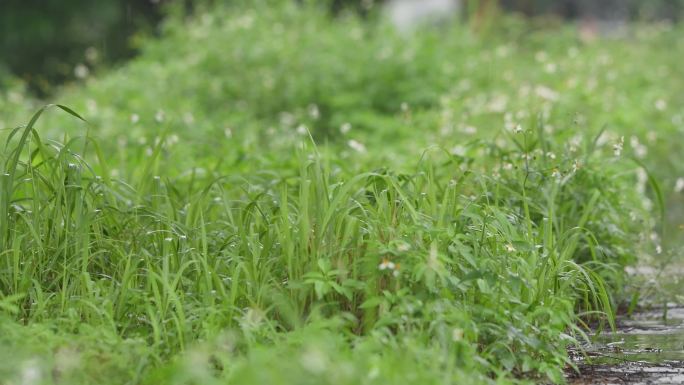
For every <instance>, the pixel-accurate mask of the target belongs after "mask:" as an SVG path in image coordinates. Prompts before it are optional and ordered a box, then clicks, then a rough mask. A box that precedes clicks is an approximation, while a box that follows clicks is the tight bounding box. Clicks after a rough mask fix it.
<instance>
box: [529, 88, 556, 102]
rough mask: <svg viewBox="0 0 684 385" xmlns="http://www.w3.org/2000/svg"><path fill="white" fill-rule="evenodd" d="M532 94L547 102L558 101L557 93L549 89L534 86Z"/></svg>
mask: <svg viewBox="0 0 684 385" xmlns="http://www.w3.org/2000/svg"><path fill="white" fill-rule="evenodd" d="M534 92H535V93H536V94H537V96H539V97H540V98H542V99H544V100H549V101H552V102H553V101H556V100H558V92H556V91H554V90H552V89H551V88H549V87H545V86H536V87H535V88H534Z"/></svg>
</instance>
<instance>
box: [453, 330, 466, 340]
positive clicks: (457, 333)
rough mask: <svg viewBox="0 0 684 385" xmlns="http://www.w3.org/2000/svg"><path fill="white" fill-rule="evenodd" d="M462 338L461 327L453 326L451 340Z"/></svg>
mask: <svg viewBox="0 0 684 385" xmlns="http://www.w3.org/2000/svg"><path fill="white" fill-rule="evenodd" d="M462 339H463V329H459V328H453V329H452V330H451V340H452V341H454V342H458V341H460V340H462Z"/></svg>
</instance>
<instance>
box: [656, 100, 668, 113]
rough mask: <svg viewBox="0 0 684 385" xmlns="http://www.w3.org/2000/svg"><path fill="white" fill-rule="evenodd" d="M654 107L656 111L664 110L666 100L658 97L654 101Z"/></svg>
mask: <svg viewBox="0 0 684 385" xmlns="http://www.w3.org/2000/svg"><path fill="white" fill-rule="evenodd" d="M655 108H656V110H658V111H665V109H666V108H667V102H666V101H664V100H663V99H658V100H656V102H655Z"/></svg>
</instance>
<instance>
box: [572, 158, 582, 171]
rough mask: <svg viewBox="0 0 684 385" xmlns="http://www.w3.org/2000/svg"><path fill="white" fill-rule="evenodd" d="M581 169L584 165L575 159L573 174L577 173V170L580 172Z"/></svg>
mask: <svg viewBox="0 0 684 385" xmlns="http://www.w3.org/2000/svg"><path fill="white" fill-rule="evenodd" d="M580 168H582V163H580V161H579V160H577V159H575V161H574V162H573V163H572V172H577V170H579V169H580Z"/></svg>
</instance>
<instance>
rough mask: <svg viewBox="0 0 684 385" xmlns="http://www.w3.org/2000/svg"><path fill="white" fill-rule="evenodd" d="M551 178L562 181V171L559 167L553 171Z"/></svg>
mask: <svg viewBox="0 0 684 385" xmlns="http://www.w3.org/2000/svg"><path fill="white" fill-rule="evenodd" d="M551 176H552V177H554V178H558V179H560V178H561V172H560V170H559V169H558V168H557V167H555V168H554V169H553V172H552V173H551Z"/></svg>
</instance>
